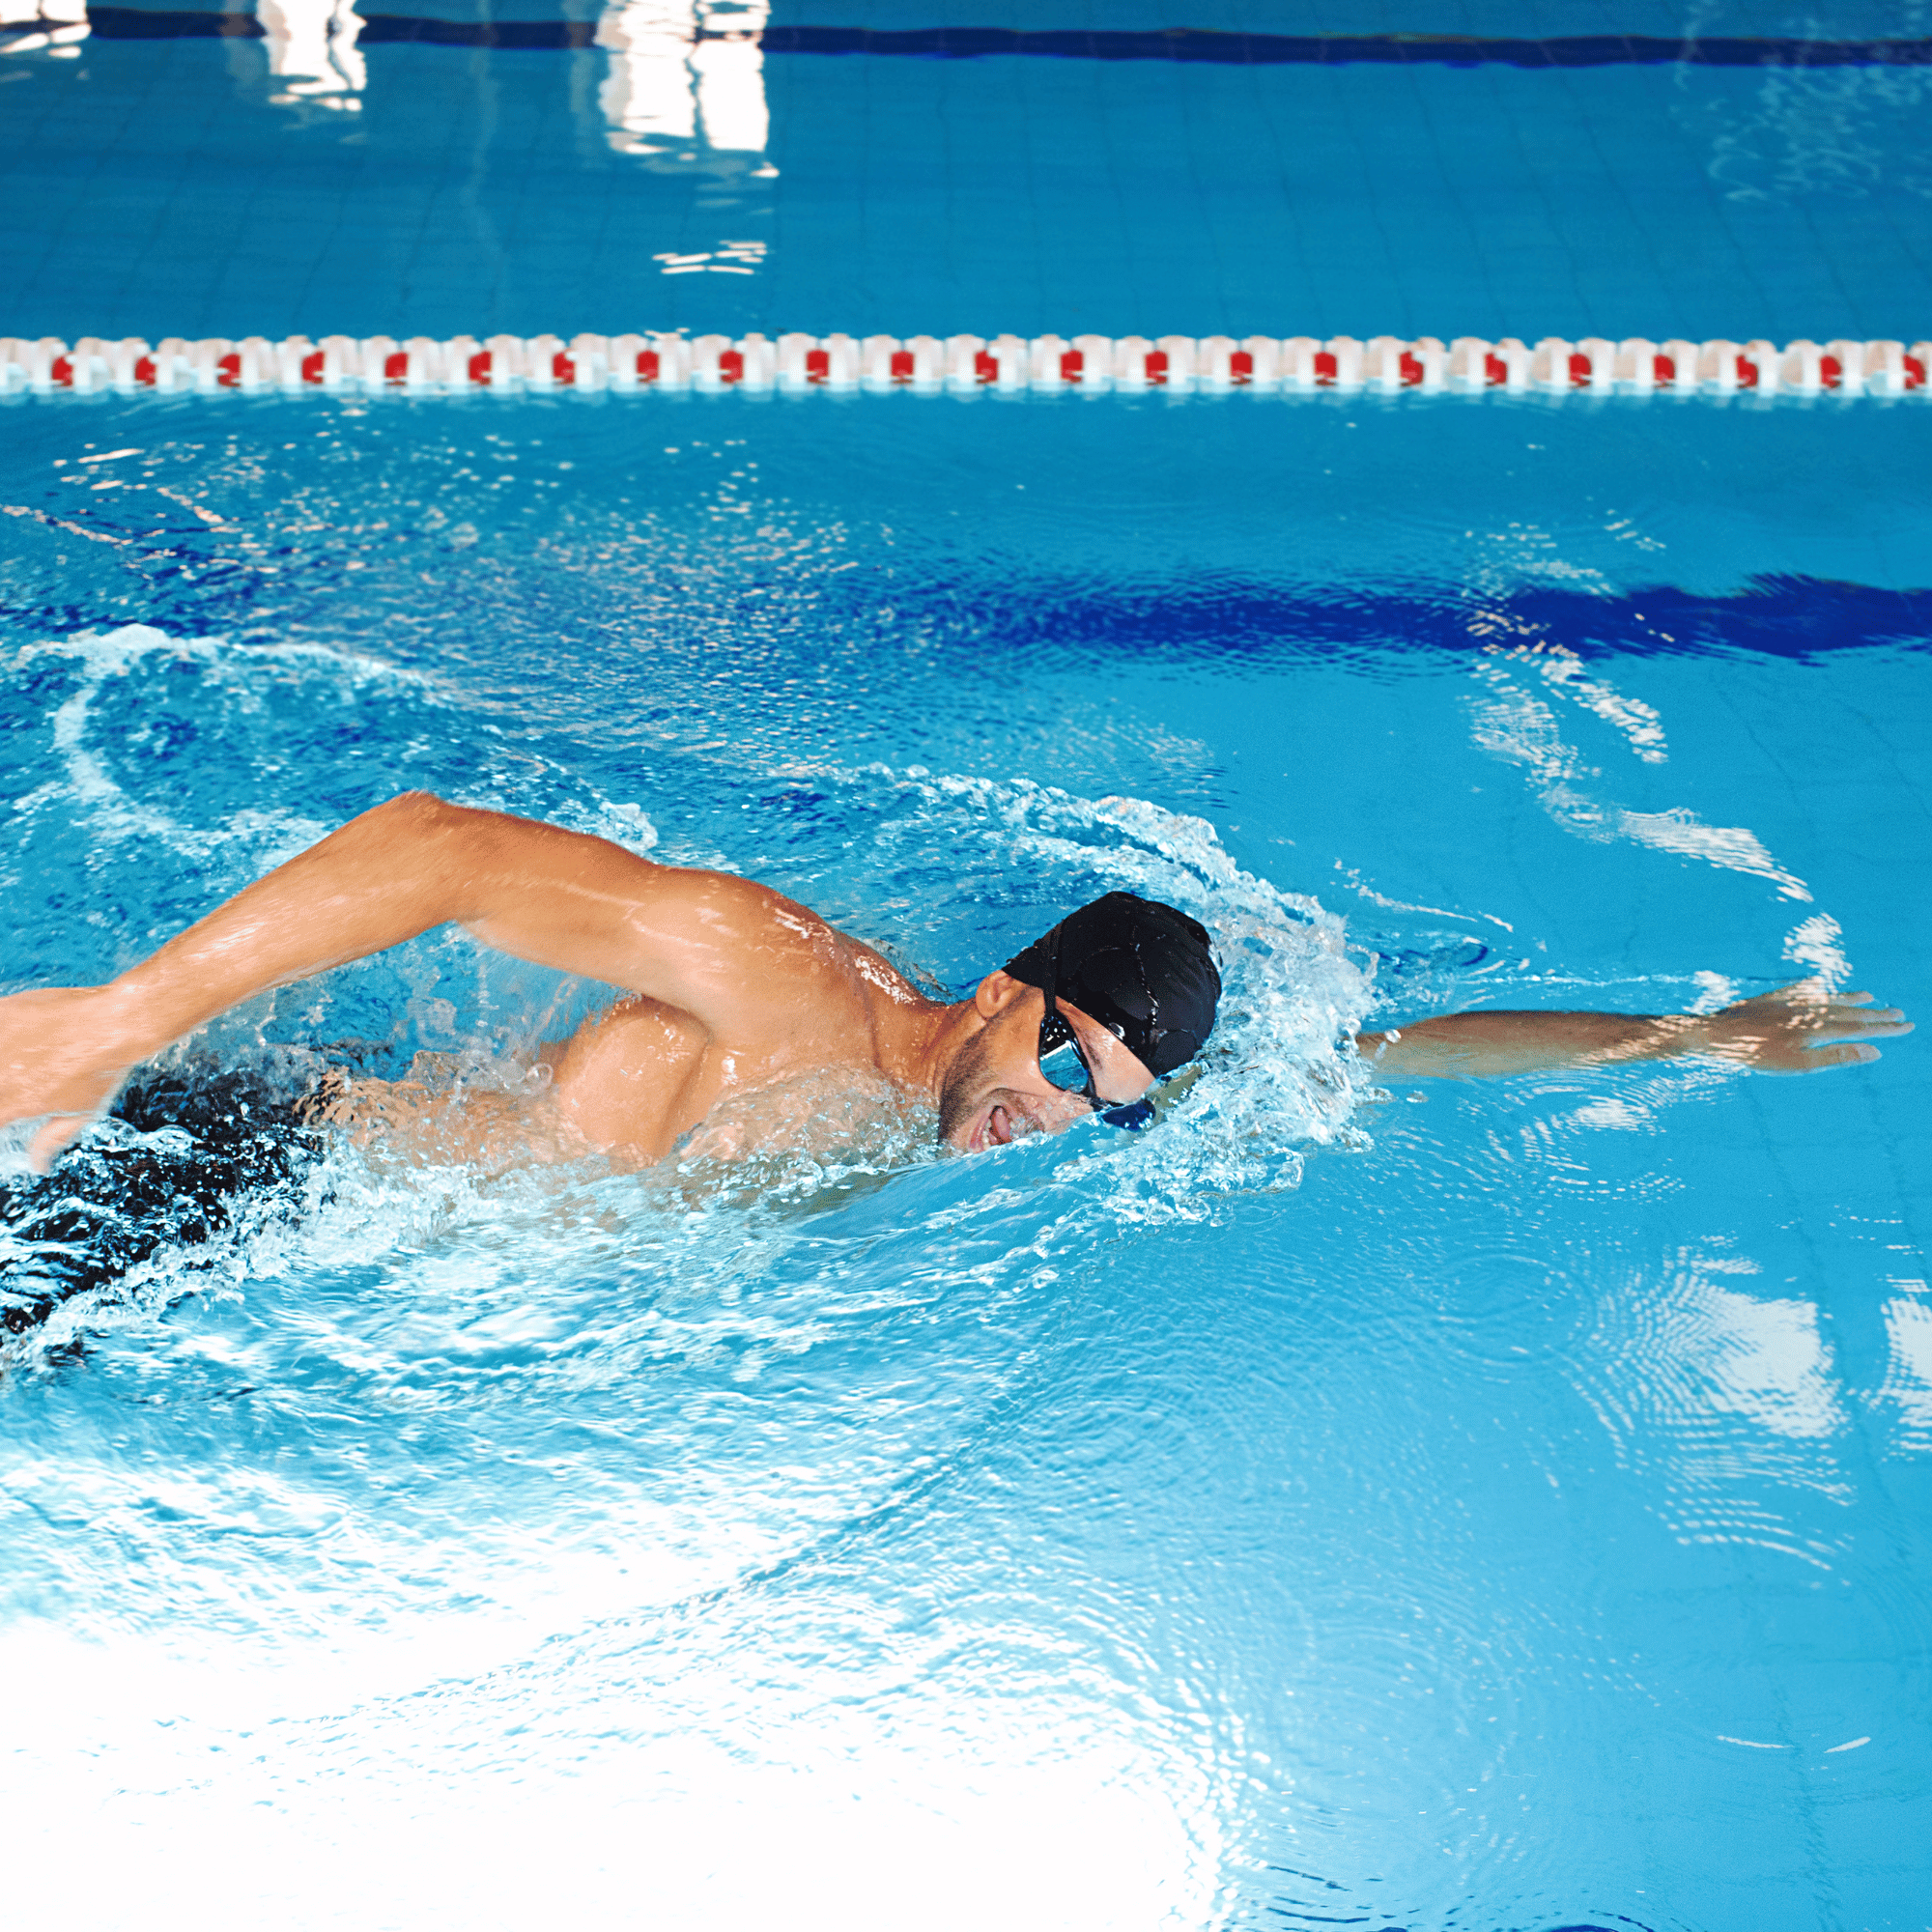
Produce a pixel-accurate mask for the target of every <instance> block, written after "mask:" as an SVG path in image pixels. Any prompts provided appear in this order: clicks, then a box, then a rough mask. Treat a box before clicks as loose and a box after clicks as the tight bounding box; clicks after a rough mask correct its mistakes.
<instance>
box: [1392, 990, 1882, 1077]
mask: <svg viewBox="0 0 1932 1932" xmlns="http://www.w3.org/2000/svg"><path fill="white" fill-rule="evenodd" d="M1911 1031H1912V1023H1911V1022H1910V1021H1909V1020H1908V1019H1907V1018H1906V1017H1905V1015H1904V1014H1903V1013H1902V1012H1900V1011H1899V1010H1898V1009H1897V1008H1895V1007H1878V1006H1874V1005H1873V1004H1872V996H1871V995H1870V994H1869V993H1833V992H1831V991H1830V990H1829V989H1828V988H1827V987H1826V986H1825V984H1824V983H1823V981H1821V980H1796V981H1794V982H1793V983H1792V984H1791V985H1789V986H1780V987H1778V988H1777V989H1776V991H1775V992H1770V993H1760V994H1758V995H1757V996H1756V997H1755V998H1752V999H1748V1000H1740V1001H1738V1002H1737V1003H1736V1004H1735V1005H1734V1006H1728V1007H1725V1008H1723V1009H1721V1010H1719V1011H1718V1012H1715V1013H1547V1012H1472V1013H1442V1014H1439V1015H1437V1016H1436V1017H1435V1018H1434V1019H1426V1020H1417V1021H1416V1022H1415V1023H1414V1025H1412V1026H1406V1027H1401V1028H1391V1029H1390V1030H1389V1031H1387V1032H1385V1033H1364V1034H1358V1035H1357V1036H1356V1037H1355V1047H1356V1050H1357V1051H1358V1052H1359V1053H1360V1054H1361V1056H1362V1058H1363V1059H1364V1060H1366V1061H1367V1062H1368V1063H1369V1064H1370V1065H1372V1066H1373V1067H1374V1068H1375V1070H1376V1072H1377V1074H1378V1076H1380V1077H1381V1078H1384V1079H1389V1080H1411V1079H1432V1078H1433V1079H1441V1080H1471V1079H1481V1078H1484V1077H1486V1076H1493V1075H1497V1074H1507V1073H1532V1072H1536V1071H1538V1070H1539V1069H1542V1068H1548V1067H1563V1066H1612V1065H1619V1064H1621V1063H1623V1062H1625V1061H1634V1060H1675V1059H1678V1058H1681V1057H1684V1056H1687V1055H1689V1056H1698V1057H1703V1058H1707V1059H1715V1060H1729V1061H1735V1062H1736V1063H1737V1064H1738V1065H1744V1066H1753V1067H1756V1068H1757V1069H1758V1070H1759V1071H1760V1072H1765V1073H1815V1072H1818V1071H1819V1070H1820V1069H1821V1068H1824V1067H1828V1066H1856V1065H1862V1064H1863V1063H1864V1062H1866V1061H1870V1060H1876V1059H1877V1058H1878V1048H1877V1046H1875V1045H1874V1044H1873V1042H1874V1041H1875V1040H1879V1039H1887V1038H1894V1037H1897V1036H1898V1035H1900V1034H1908V1033H1910V1032H1911Z"/></svg>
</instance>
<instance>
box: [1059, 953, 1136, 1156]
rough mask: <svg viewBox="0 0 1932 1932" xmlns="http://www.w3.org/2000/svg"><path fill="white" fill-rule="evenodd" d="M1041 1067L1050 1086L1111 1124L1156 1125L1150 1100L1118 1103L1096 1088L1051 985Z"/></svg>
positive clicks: (1131, 1129)
mask: <svg viewBox="0 0 1932 1932" xmlns="http://www.w3.org/2000/svg"><path fill="white" fill-rule="evenodd" d="M1056 963H1057V962H1056ZM1039 1070H1040V1073H1041V1075H1042V1077H1043V1078H1044V1079H1045V1080H1046V1081H1047V1083H1048V1084H1049V1085H1050V1086H1053V1087H1057V1088H1059V1090H1060V1091H1061V1092H1062V1093H1063V1094H1074V1095H1076V1096H1077V1097H1078V1098H1080V1099H1082V1100H1085V1101H1086V1102H1087V1104H1088V1105H1089V1106H1090V1107H1092V1108H1093V1110H1094V1112H1095V1113H1096V1114H1098V1115H1099V1117H1100V1118H1101V1119H1102V1120H1103V1121H1105V1122H1106V1123H1107V1124H1108V1125H1109V1126H1110V1127H1123V1128H1125V1130H1126V1131H1127V1132H1128V1133H1130V1134H1137V1133H1139V1132H1140V1131H1141V1130H1142V1128H1144V1127H1148V1126H1151V1125H1152V1124H1153V1102H1152V1101H1151V1100H1128V1101H1125V1102H1122V1103H1121V1104H1118V1105H1117V1104H1115V1103H1113V1102H1110V1101H1107V1100H1103V1099H1101V1098H1100V1096H1099V1094H1097V1093H1096V1092H1095V1091H1094V1069H1093V1068H1092V1067H1091V1066H1090V1065H1088V1064H1087V1056H1086V1054H1085V1053H1084V1052H1083V1051H1082V1050H1081V1046H1080V1041H1079V1040H1078V1039H1077V1038H1076V1037H1074V1032H1073V1029H1072V1028H1071V1027H1070V1026H1068V1025H1067V1024H1066V1020H1065V1016H1064V1015H1063V1014H1062V1012H1061V1010H1060V1008H1059V1006H1058V1005H1057V1004H1056V1003H1055V1001H1054V997H1053V989H1052V988H1051V987H1048V988H1047V989H1046V1013H1045V1016H1044V1017H1043V1018H1042V1019H1041V1021H1040V1023H1039Z"/></svg>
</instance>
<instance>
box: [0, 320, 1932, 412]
mask: <svg viewBox="0 0 1932 1932" xmlns="http://www.w3.org/2000/svg"><path fill="white" fill-rule="evenodd" d="M1928 368H1932V342H1915V343H1911V344H1909V345H1908V344H1906V343H1903V342H1824V343H1819V342H1803V341H1800V342H1788V343H1786V344H1784V345H1783V346H1782V347H1781V348H1780V347H1779V346H1778V345H1777V344H1776V343H1772V342H1725V341H1716V342H1680V341H1671V342H1651V341H1647V340H1644V339H1642V338H1640V337H1633V338H1631V339H1629V340H1627V341H1623V342H1610V341H1606V340H1605V339H1603V338H1601V337H1596V336H1590V337H1585V338H1584V339H1583V340H1582V341H1579V342H1570V341H1566V340H1564V339H1562V338H1561V337H1557V336H1546V337H1544V338H1543V340H1541V341H1539V342H1537V343H1534V344H1526V343H1523V342H1520V341H1518V340H1517V339H1516V338H1515V337H1513V336H1512V337H1505V338H1504V339H1503V340H1502V341H1500V342H1487V341H1484V340H1482V339H1481V338H1479V337H1476V336H1468V335H1465V336H1459V337H1458V338H1457V339H1456V340H1455V341H1453V342H1450V343H1447V344H1445V343H1442V342H1439V341H1437V340H1436V339H1435V337H1434V336H1428V335H1425V336H1423V337H1421V338H1419V339H1418V340H1416V341H1412V342H1411V341H1404V340H1402V339H1401V338H1399V337H1397V336H1393V335H1377V336H1372V337H1370V338H1369V339H1368V340H1366V341H1359V340H1357V339H1356V338H1354V337H1353V336H1346V335H1339V336H1331V337H1329V338H1328V339H1326V340H1318V339H1317V338H1316V337H1314V336H1309V335H1291V336H1288V337H1285V338H1278V337H1275V336H1269V335H1249V336H1244V337H1242V338H1241V339H1240V340H1238V341H1236V339H1235V338H1234V337H1233V336H1229V335H1205V336H1199V337H1197V336H1192V335H1162V336H1157V337H1154V338H1152V339H1150V338H1148V337H1147V336H1143V335H1122V336H1108V335H1076V336H1073V337H1071V338H1068V337H1065V336H1060V335H1036V336H1033V337H1027V336H1021V335H994V336H979V335H949V336H947V337H945V338H944V339H942V338H940V337H938V336H934V335H913V336H908V337H906V338H904V339H903V340H901V339H900V338H899V337H897V336H894V335H867V336H863V337H860V336H852V335H826V336H816V335H781V336H779V337H777V338H776V339H771V338H768V337H766V336H763V335H744V336H735V337H734V336H728V335H699V336H696V337H687V336H684V335H682V334H676V335H671V334H655V335H574V336H572V337H571V338H570V339H569V340H568V341H565V340H564V339H563V338H562V337H561V336H556V335H532V336H520V335H492V336H489V337H487V338H486V339H484V340H482V341H479V340H477V338H476V337H474V336H469V335H458V336H452V337H450V338H449V339H448V340H446V341H439V340H436V339H434V338H432V337H430V336H426V335H412V336H410V337H408V338H407V339H405V340H401V341H398V340H397V339H396V338H395V337H393V336H387V335H371V336H364V337H360V338H357V337H355V336H349V335H325V336H324V337H323V338H322V339H321V340H320V341H311V340H310V339H309V338H308V337H307V336H305V335H291V336H286V337H284V338H283V339H282V340H280V341H270V340H269V338H268V337H266V336H260V335H250V336H245V337H243V338H242V339H241V341H239V342H237V341H229V340H227V339H226V338H222V337H214V338H211V339H209V340H206V341H198V342H190V341H187V340H185V339H184V338H182V337H179V336H169V337H167V338H165V339H164V340H162V341H160V342H157V343H149V342H147V341H145V340H143V339H141V338H139V337H134V336H129V337H126V338H122V339H119V340H107V339H105V338H102V337H99V336H92V335H88V336H82V337H81V338H80V339H79V340H78V341H76V342H74V343H72V344H69V343H66V342H62V341H60V340H58V339H56V338H55V337H52V336H42V337H39V338H37V339H34V340H28V339H25V338H16V337H13V336H0V395H17V394H21V393H26V394H33V395H55V394H72V395H85V394H92V393H101V392H106V391H112V392H117V393H120V394H138V393H141V392H143V391H153V392H155V393H156V394H167V395H180V394H185V393H193V394H206V395H213V394H216V393H219V392H221V391H223V390H229V389H234V390H240V391H242V392H244V393H249V394H261V393H264V392H268V391H279V392H282V393H285V394H299V393H301V392H304V391H308V390H318V389H319V390H324V391H335V392H344V391H350V392H355V393H358V394H389V395H394V394H404V395H445V396H446V395H461V394H466V393H489V394H497V395H503V394H544V393H559V392H562V391H566V390H569V391H594V390H614V391H617V392H620V393H630V394H641V393H647V392H649V391H652V390H664V391H696V392H699V393H702V394H722V393H723V392H725V391H726V390H731V389H742V390H745V391H748V392H751V393H754V394H756V393H770V392H773V391H778V392H781V393H786V394H799V395H804V394H810V392H811V391H812V390H814V389H825V390H829V391H832V392H834V393H840V392H843V393H851V392H854V391H870V392H874V393H891V392H894V391H897V390H904V391H907V392H909V393H911V394H914V395H939V394H946V393H952V394H955V395H968V394H978V393H980V392H981V391H992V392H994V393H996V394H1005V395H1014V394H1021V393H1026V394H1034V395H1039V394H1067V393H1085V394H1098V393H1101V392H1105V391H1111V392H1112V393H1115V394H1119V395H1145V394H1149V393H1155V392H1164V393H1167V394H1170V395H1180V394H1188V393H1194V392H1202V393H1208V394H1225V393H1233V392H1234V391H1236V390H1249V391H1253V392H1256V393H1263V394H1272V395H1284V396H1293V395H1320V394H1321V393H1324V392H1341V393H1358V392H1361V391H1369V392H1373V393H1379V394H1386V395H1393V394H1397V393H1399V392H1401V391H1405V390H1414V391H1417V392H1419V393H1421V394H1424V395H1451V394H1454V395H1481V394H1485V393H1488V392H1491V391H1498V392H1501V393H1504V394H1511V395H1524V394H1538V395H1551V396H1562V395H1578V394H1583V395H1596V396H1607V395H1625V396H1633V395H1634V396H1641V395H1666V396H1693V395H1694V396H1703V397H1722V396H1737V395H1745V396H1760V397H1769V396H1776V395H1784V396H1910V395H1914V394H1923V393H1926V392H1927V391H1926V371H1927V370H1928Z"/></svg>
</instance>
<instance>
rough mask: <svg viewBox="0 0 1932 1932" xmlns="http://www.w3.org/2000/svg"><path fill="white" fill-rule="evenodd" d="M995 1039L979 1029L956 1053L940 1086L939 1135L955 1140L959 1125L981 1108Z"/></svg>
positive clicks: (945, 1141) (948, 1141)
mask: <svg viewBox="0 0 1932 1932" xmlns="http://www.w3.org/2000/svg"><path fill="white" fill-rule="evenodd" d="M992 1058H993V1052H992V1043H991V1041H990V1040H989V1039H988V1037H987V1036H986V1035H985V1034H984V1033H977V1034H975V1035H974V1036H973V1037H972V1038H971V1039H969V1040H968V1041H967V1042H966V1044H965V1045H964V1046H962V1047H961V1048H960V1049H959V1051H958V1053H957V1054H955V1055H954V1056H953V1061H952V1065H951V1066H949V1067H948V1068H947V1069H946V1079H945V1081H944V1083H943V1084H942V1085H941V1087H940V1090H939V1139H940V1142H941V1144H942V1145H943V1146H950V1145H951V1144H952V1135H953V1132H954V1130H955V1129H957V1128H959V1127H962V1126H966V1125H968V1124H970V1123H971V1122H972V1119H973V1116H974V1115H975V1114H977V1113H978V1112H979V1111H980V1105H981V1103H982V1098H983V1095H984V1094H985V1093H986V1092H987V1091H988V1090H987V1089H986V1088H985V1086H984V1084H983V1083H984V1076H985V1073H986V1069H987V1067H988V1066H989V1065H991V1064H992Z"/></svg>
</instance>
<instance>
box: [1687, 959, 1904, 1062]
mask: <svg viewBox="0 0 1932 1932" xmlns="http://www.w3.org/2000/svg"><path fill="white" fill-rule="evenodd" d="M1693 1025H1694V1026H1696V1027H1697V1028H1698V1029H1699V1030H1700V1032H1701V1035H1702V1037H1701V1038H1699V1039H1697V1040H1696V1042H1695V1043H1694V1044H1688V1045H1685V1046H1681V1047H1679V1048H1678V1049H1677V1051H1678V1052H1680V1053H1705V1054H1711V1055H1713V1056H1715V1057H1716V1058H1718V1059H1719V1060H1735V1061H1738V1062H1740V1063H1742V1064H1743V1065H1746V1066H1755V1067H1756V1068H1757V1069H1758V1070H1759V1071H1760V1072H1761V1073H1816V1072H1817V1071H1818V1070H1819V1068H1821V1067H1825V1066H1861V1065H1864V1063H1865V1062H1866V1061H1868V1060H1876V1059H1877V1058H1878V1048H1877V1047H1875V1046H1874V1045H1873V1044H1872V1041H1873V1040H1874V1039H1889V1038H1895V1037H1897V1036H1898V1035H1900V1034H1907V1033H1910V1032H1911V1031H1912V1022H1911V1021H1910V1020H1909V1019H1907V1018H1906V1017H1905V1015H1904V1013H1902V1012H1901V1011H1900V1010H1899V1009H1897V1008H1896V1007H1879V1006H1874V1005H1873V1004H1872V996H1871V995H1870V994H1869V993H1833V991H1832V990H1831V989H1830V988H1829V987H1828V986H1827V985H1826V984H1825V982H1824V981H1823V980H1794V981H1793V982H1792V983H1791V984H1790V985H1788V986H1779V987H1778V988H1777V989H1776V992H1771V993H1760V994H1758V995H1757V997H1756V998H1755V999H1750V1000H1740V1001H1738V1002H1737V1004H1736V1005H1735V1006H1729V1007H1724V1008H1721V1009H1719V1011H1717V1012H1715V1013H1712V1014H1710V1015H1708V1016H1707V1017H1706V1018H1703V1019H1700V1020H1696V1021H1694V1022H1693Z"/></svg>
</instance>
